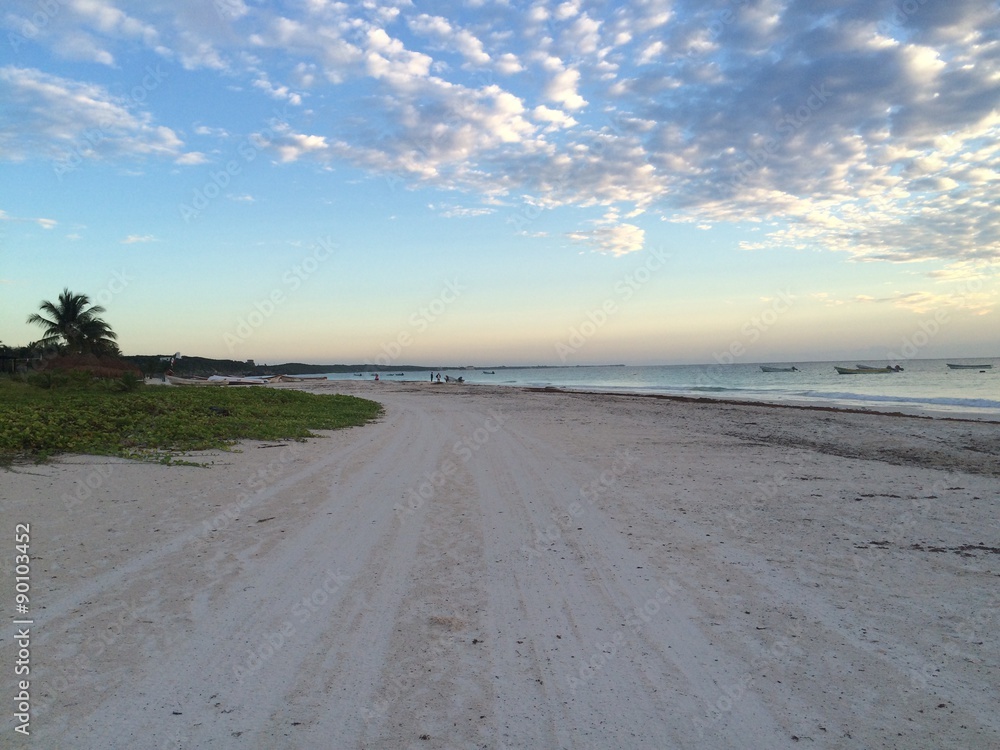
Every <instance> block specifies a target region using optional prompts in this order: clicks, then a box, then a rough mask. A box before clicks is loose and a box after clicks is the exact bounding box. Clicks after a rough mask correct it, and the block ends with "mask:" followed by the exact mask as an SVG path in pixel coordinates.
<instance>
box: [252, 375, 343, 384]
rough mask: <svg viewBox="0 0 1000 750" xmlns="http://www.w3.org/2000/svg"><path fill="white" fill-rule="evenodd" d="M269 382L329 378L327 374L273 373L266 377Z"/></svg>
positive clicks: (296, 381) (297, 381)
mask: <svg viewBox="0 0 1000 750" xmlns="http://www.w3.org/2000/svg"><path fill="white" fill-rule="evenodd" d="M264 379H265V380H266V381H267V382H268V383H304V382H305V381H307V380H327V379H328V378H327V377H326V375H272V376H270V377H268V378H264Z"/></svg>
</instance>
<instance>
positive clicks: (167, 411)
mask: <svg viewBox="0 0 1000 750" xmlns="http://www.w3.org/2000/svg"><path fill="white" fill-rule="evenodd" d="M42 375H44V373H42ZM49 378H50V379H52V378H55V375H54V374H53V375H50V376H49ZM213 407H214V408H213ZM381 410H382V407H381V406H380V405H379V404H377V403H375V402H373V401H368V400H366V399H361V398H356V397H354V396H341V395H317V394H312V393H305V392H303V391H292V390H277V389H271V388H266V387H256V386H254V387H245V388H238V387H233V388H230V387H216V388H184V387H177V388H173V387H155V388H154V387H148V388H137V389H135V390H132V391H121V390H113V389H111V388H109V387H108V386H106V385H104V386H102V385H100V384H97V385H91V386H90V387H89V388H87V389H72V388H58V387H56V388H52V387H49V388H36V387H31V386H30V385H28V384H25V383H18V382H15V381H13V380H9V379H4V380H2V381H0V460H3V459H6V460H7V461H8V462H10V461H12V460H25V459H29V460H36V461H37V460H44V459H46V458H48V457H50V456H52V455H55V454H58V453H89V454H96V455H113V456H125V457H129V458H139V459H144V460H153V461H159V460H163V458H164V456H170V458H169V459H168V460H169V461H170V462H171V463H175V462H176V460H175V457H176V454H177V453H180V452H186V451H197V450H205V449H208V448H227V447H228V446H231V445H232V444H233V443H235V442H236V441H238V440H244V439H251V440H288V439H304V438H307V437H312V436H314V433H313V430H332V429H339V428H341V427H352V426H356V425H362V424H365V423H366V422H368V421H370V420H371V419H374V418H375V417H377V416H378V415H379V414H380V413H381Z"/></svg>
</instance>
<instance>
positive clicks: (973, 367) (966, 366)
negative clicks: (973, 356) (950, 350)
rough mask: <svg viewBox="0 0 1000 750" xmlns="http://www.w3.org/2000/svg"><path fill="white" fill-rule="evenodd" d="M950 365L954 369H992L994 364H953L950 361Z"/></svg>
mask: <svg viewBox="0 0 1000 750" xmlns="http://www.w3.org/2000/svg"><path fill="white" fill-rule="evenodd" d="M947 364H948V367H950V368H951V369H952V370H992V369H993V365H953V364H951V362H948V363H947Z"/></svg>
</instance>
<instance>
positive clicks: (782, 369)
mask: <svg viewBox="0 0 1000 750" xmlns="http://www.w3.org/2000/svg"><path fill="white" fill-rule="evenodd" d="M760 371H761V372H800V370H799V368H798V367H772V366H771V365H761V366H760Z"/></svg>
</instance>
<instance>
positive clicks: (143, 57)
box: [0, 0, 1000, 366]
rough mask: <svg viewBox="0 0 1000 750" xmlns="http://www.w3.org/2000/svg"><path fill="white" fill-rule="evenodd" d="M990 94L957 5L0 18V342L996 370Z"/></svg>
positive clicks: (233, 0) (77, 13) (505, 5)
mask: <svg viewBox="0 0 1000 750" xmlns="http://www.w3.org/2000/svg"><path fill="white" fill-rule="evenodd" d="M998 103H1000V4H998V3H997V2H993V1H989V2H988V1H987V0H947V2H945V1H944V0H898V1H896V2H886V1H883V0H857V1H852V0H840V1H835V0H644V1H642V2H631V3H621V2H616V3H607V2H587V1H586V0H566V1H565V2H562V1H556V2H545V1H543V0H539V1H538V2H514V1H513V0H512V1H511V2H490V1H489V0H481V1H478V2H477V1H473V2H465V3H454V4H453V3H448V2H433V3H414V2H406V1H405V0H366V1H365V2H362V3H353V2H346V3H345V2H330V1H329V0H299V1H291V0H289V1H288V2H264V1H263V0H260V1H254V0H143V1H142V2H138V1H135V2H127V1H125V0H7V1H6V2H4V4H3V6H2V8H0V341H2V342H3V343H4V344H7V345H23V344H27V343H28V342H30V341H34V340H37V339H38V338H41V329H40V328H38V327H37V326H29V325H27V324H26V323H25V318H26V317H27V316H28V315H29V314H30V313H32V312H35V311H37V309H38V305H39V304H40V303H41V301H43V300H54V299H56V297H57V296H58V295H59V293H60V292H61V291H62V290H63V288H66V287H68V288H69V289H71V290H72V291H73V292H76V293H83V294H87V295H88V296H89V297H90V299H91V300H92V301H93V302H94V303H98V304H101V305H102V306H103V307H105V308H106V310H107V312H106V313H105V314H104V316H103V317H104V318H105V320H107V322H108V323H109V324H110V325H111V326H112V328H113V329H114V330H115V331H116V332H117V333H118V336H119V344H120V346H121V348H122V350H123V351H124V352H125V353H126V354H169V353H173V352H176V351H179V352H181V353H182V355H183V354H187V355H196V356H205V357H215V358H227V359H238V360H245V359H253V360H255V361H256V362H258V363H277V362H287V361H299V362H311V363H340V362H345V363H347V362H350V363H357V362H380V363H383V364H394V363H396V364H424V365H435V364H455V365H483V366H485V365H501V364H510V365H519V364H555V365H559V364H567V365H577V364H603V363H630V364H675V363H676V364H684V363H728V362H747V363H750V362H768V361H774V362H778V361H792V362H794V361H808V360H830V359H838V358H846V359H853V358H862V357H864V358H868V359H873V360H879V359H888V358H892V359H905V358H911V357H962V356H967V357H976V356H996V355H998V354H1000V325H998V320H997V317H998V313H997V306H998V303H1000V281H998V276H997V271H998V269H1000V199H998V197H997V196H998V194H1000V191H998V188H1000V184H998V183H1000V174H998V171H1000V106H998Z"/></svg>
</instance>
